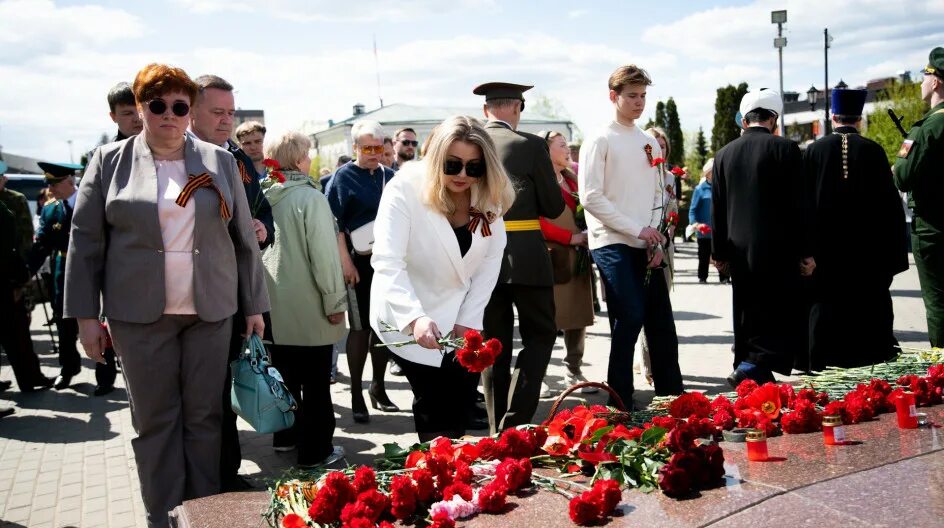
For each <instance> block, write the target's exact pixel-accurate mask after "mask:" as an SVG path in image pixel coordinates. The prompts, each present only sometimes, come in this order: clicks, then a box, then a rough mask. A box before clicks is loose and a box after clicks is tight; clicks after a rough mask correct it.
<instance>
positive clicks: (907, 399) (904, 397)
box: [895, 391, 918, 429]
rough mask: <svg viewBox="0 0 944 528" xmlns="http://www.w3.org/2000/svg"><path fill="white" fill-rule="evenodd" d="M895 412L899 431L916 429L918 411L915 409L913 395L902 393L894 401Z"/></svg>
mask: <svg viewBox="0 0 944 528" xmlns="http://www.w3.org/2000/svg"><path fill="white" fill-rule="evenodd" d="M895 411H896V412H897V415H898V427H899V428H901V429H917V428H918V410H917V409H916V408H915V395H914V393H913V392H910V391H904V392H903V393H902V394H901V396H899V397H898V398H897V399H896V400H895Z"/></svg>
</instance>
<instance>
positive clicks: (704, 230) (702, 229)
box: [698, 224, 711, 235]
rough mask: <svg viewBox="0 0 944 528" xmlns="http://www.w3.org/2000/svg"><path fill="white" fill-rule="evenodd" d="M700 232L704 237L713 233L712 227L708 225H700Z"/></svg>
mask: <svg viewBox="0 0 944 528" xmlns="http://www.w3.org/2000/svg"><path fill="white" fill-rule="evenodd" d="M698 232H699V233H701V234H702V235H707V234H709V233H711V226H710V225H708V224H698Z"/></svg>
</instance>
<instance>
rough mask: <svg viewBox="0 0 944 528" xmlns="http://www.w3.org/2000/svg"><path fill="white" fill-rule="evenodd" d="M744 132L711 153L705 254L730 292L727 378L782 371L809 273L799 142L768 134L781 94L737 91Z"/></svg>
mask: <svg viewBox="0 0 944 528" xmlns="http://www.w3.org/2000/svg"><path fill="white" fill-rule="evenodd" d="M740 110H741V115H742V116H743V119H742V124H743V126H744V134H743V135H742V136H741V137H740V138H738V139H735V140H734V141H732V142H731V143H729V144H727V145H726V146H725V147H724V148H722V149H721V150H719V151H718V153H717V154H716V155H715V164H714V170H713V174H714V182H713V184H712V205H713V208H712V228H713V233H712V235H713V236H712V256H713V258H714V260H715V262H716V266H717V267H718V270H719V271H721V272H722V273H726V274H728V273H729V274H730V276H731V280H732V283H733V290H734V299H733V301H734V306H733V308H734V309H733V312H734V367H735V370H734V372H732V373H731V374H730V375H729V376H728V383H730V384H731V385H732V386H734V387H736V386H737V385H738V384H739V383H740V382H741V381H743V380H745V379H753V380H754V381H757V382H758V383H764V382H767V381H773V379H774V377H773V372H779V373H781V374H784V375H789V374H790V372H791V370H792V368H793V364H794V358H795V355H796V354H798V353H805V351H806V350H807V340H808V334H809V323H808V316H807V313H806V312H805V311H804V307H803V300H802V297H801V295H800V292H801V291H802V289H803V284H802V277H808V276H810V275H811V274H812V273H813V269H814V268H815V267H816V263H815V262H814V260H813V257H812V256H811V255H812V254H813V248H812V245H813V225H812V223H811V222H810V220H809V219H810V218H811V215H810V214H809V211H810V206H809V200H810V198H811V197H810V192H809V191H808V187H809V186H808V184H807V178H806V175H805V174H804V172H803V161H802V157H801V155H800V148H799V146H797V144H796V142H794V141H791V140H789V139H786V138H782V137H779V136H777V135H775V134H774V131H775V130H776V129H777V118H778V116H779V115H780V114H781V113H782V111H783V100H782V99H781V98H780V94H779V93H777V92H776V91H774V90H766V89H761V90H757V91H753V92H748V93H747V94H745V95H744V98H743V99H742V100H741V105H740Z"/></svg>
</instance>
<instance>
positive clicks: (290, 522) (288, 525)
mask: <svg viewBox="0 0 944 528" xmlns="http://www.w3.org/2000/svg"><path fill="white" fill-rule="evenodd" d="M282 528H308V523H306V522H305V520H304V519H302V518H301V516H299V515H296V514H294V513H290V514H288V515H286V516H285V517H282Z"/></svg>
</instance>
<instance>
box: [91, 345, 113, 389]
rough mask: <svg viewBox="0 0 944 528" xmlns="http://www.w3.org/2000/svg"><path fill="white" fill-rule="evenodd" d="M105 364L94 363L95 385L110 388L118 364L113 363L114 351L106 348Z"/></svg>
mask: <svg viewBox="0 0 944 528" xmlns="http://www.w3.org/2000/svg"><path fill="white" fill-rule="evenodd" d="M103 356H104V357H105V364H101V363H95V384H96V385H98V386H99V387H112V386H114V385H115V377H117V376H118V364H117V362H116V361H115V349H114V348H111V347H109V348H106V349H105V353H104V354H103Z"/></svg>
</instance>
